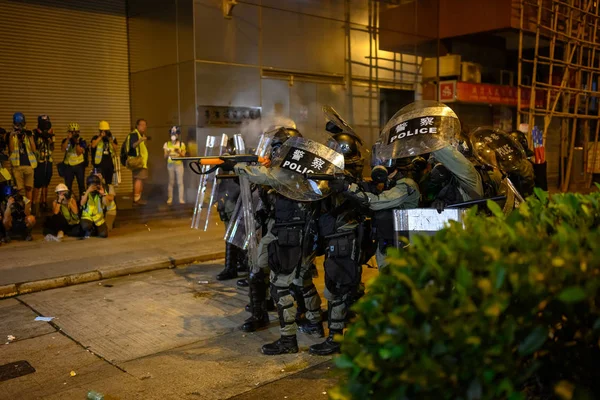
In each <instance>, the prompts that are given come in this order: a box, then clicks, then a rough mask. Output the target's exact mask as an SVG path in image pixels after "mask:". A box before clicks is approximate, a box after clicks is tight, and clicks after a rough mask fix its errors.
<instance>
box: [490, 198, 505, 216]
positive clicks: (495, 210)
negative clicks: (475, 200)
mask: <svg viewBox="0 0 600 400" xmlns="http://www.w3.org/2000/svg"><path fill="white" fill-rule="evenodd" d="M487 207H488V209H489V210H490V211H491V212H492V214H494V215H495V216H496V217H498V218H504V213H503V212H502V209H501V208H500V206H499V205H498V203H496V202H495V201H492V200H488V201H487Z"/></svg>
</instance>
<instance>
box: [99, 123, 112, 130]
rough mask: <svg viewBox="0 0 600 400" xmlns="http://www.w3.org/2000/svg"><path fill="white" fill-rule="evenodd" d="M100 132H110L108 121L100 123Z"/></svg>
mask: <svg viewBox="0 0 600 400" xmlns="http://www.w3.org/2000/svg"><path fill="white" fill-rule="evenodd" d="M98 130H101V131H110V125H108V122H106V121H100V123H99V124H98Z"/></svg>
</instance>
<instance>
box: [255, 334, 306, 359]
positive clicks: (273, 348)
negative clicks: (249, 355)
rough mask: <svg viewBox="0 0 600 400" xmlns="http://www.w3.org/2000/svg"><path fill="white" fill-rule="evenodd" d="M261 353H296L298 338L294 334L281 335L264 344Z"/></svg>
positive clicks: (273, 354)
mask: <svg viewBox="0 0 600 400" xmlns="http://www.w3.org/2000/svg"><path fill="white" fill-rule="evenodd" d="M261 351H262V353H263V354H264V355H267V356H276V355H279V354H288V353H297V352H298V340H297V339H296V335H293V336H281V337H280V338H279V339H277V340H276V341H274V342H273V343H269V344H265V345H264V346H263V347H262V349H261Z"/></svg>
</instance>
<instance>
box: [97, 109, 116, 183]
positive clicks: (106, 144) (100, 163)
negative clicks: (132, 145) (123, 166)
mask: <svg viewBox="0 0 600 400" xmlns="http://www.w3.org/2000/svg"><path fill="white" fill-rule="evenodd" d="M90 144H91V147H92V164H93V165H94V169H99V170H100V171H102V177H103V178H104V181H105V182H106V184H107V185H109V186H112V184H113V176H114V173H115V162H114V159H115V155H116V154H117V151H118V149H117V138H115V137H114V136H113V134H112V133H111V131H110V126H109V124H108V122H106V121H100V123H99V124H98V135H95V136H94V137H93V138H92V141H91V143H90Z"/></svg>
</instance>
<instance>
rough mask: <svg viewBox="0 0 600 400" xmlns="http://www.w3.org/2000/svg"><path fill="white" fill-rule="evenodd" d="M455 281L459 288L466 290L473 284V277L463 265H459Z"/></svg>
mask: <svg viewBox="0 0 600 400" xmlns="http://www.w3.org/2000/svg"><path fill="white" fill-rule="evenodd" d="M456 281H457V282H458V284H459V285H460V286H462V287H463V288H465V289H468V288H470V287H471V285H472V284H473V275H472V274H471V272H470V271H469V270H468V269H467V268H465V266H464V265H461V266H460V267H459V268H458V270H457V271H456Z"/></svg>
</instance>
